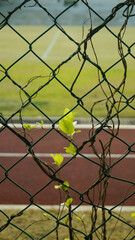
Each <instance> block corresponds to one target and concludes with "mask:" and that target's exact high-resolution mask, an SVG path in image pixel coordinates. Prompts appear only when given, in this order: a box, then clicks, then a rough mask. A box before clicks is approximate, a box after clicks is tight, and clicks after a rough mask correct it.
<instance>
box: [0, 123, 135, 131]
mask: <svg viewBox="0 0 135 240" xmlns="http://www.w3.org/2000/svg"><path fill="white" fill-rule="evenodd" d="M36 122H37V121H36ZM39 122H40V121H39ZM30 125H31V126H32V127H33V126H35V125H36V123H35V124H33V123H32V124H30ZM8 126H9V127H11V128H22V125H21V124H19V123H15V124H11V123H9V124H8ZM109 126H110V127H112V125H109ZM1 127H3V125H2V124H0V128H1ZM99 127H100V126H95V127H94V129H96V128H99ZM38 128H40V129H41V127H40V125H37V127H36V128H35V129H38ZM51 128H54V127H53V124H44V125H43V129H51ZM55 128H56V129H57V128H58V124H55ZM75 128H76V129H88V130H89V129H91V128H92V125H91V124H77V125H75ZM119 128H120V129H134V130H135V125H120V127H119ZM105 129H107V128H105ZM115 129H117V125H115Z"/></svg>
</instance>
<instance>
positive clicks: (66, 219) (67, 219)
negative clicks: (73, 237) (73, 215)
mask: <svg viewBox="0 0 135 240" xmlns="http://www.w3.org/2000/svg"><path fill="white" fill-rule="evenodd" d="M68 221H69V218H68V217H65V218H64V223H65V225H67V223H68ZM65 239H67V238H65Z"/></svg>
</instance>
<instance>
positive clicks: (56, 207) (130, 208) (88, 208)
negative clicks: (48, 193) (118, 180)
mask: <svg viewBox="0 0 135 240" xmlns="http://www.w3.org/2000/svg"><path fill="white" fill-rule="evenodd" d="M27 207H28V205H24V204H20V205H19V204H17V205H15V204H9V205H8V204H0V209H2V210H5V209H12V210H13V209H17V210H23V209H26V208H27ZM40 207H41V208H42V209H45V210H59V207H60V206H59V205H40ZM105 208H106V209H108V210H111V209H112V211H113V212H115V211H116V212H117V211H118V212H119V211H120V212H121V211H123V212H125V211H126V212H128V211H131V212H134V211H135V206H117V207H116V206H109V205H106V206H105ZM28 209H34V210H39V207H38V206H35V205H30V206H29V208H28ZM72 209H75V210H74V211H76V212H77V211H83V212H84V211H91V210H92V207H91V206H90V205H88V206H86V205H81V206H79V207H78V206H76V205H72ZM101 209H102V208H99V209H98V210H99V211H100V210H101Z"/></svg>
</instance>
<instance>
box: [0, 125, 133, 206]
mask: <svg viewBox="0 0 135 240" xmlns="http://www.w3.org/2000/svg"><path fill="white" fill-rule="evenodd" d="M79 129H81V128H80V127H79ZM48 131H49V128H48V129H47V128H45V129H42V130H41V129H33V130H32V131H31V132H30V133H31V135H32V138H33V142H36V141H38V139H39V138H40V137H42V136H43V135H44V134H45V133H47V132H48ZM88 132H89V130H88V129H87V128H86V127H85V128H83V129H81V133H78V134H76V139H75V141H76V142H77V144H78V145H81V144H82V142H83V141H84V140H87V139H88ZM118 136H119V138H120V139H122V140H123V141H125V142H126V143H128V144H129V145H133V143H134V144H135V126H131V128H129V129H127V128H125V127H124V128H121V129H120V132H119V135H118ZM108 137H109V134H107V133H105V132H104V131H102V132H101V133H100V134H99V135H98V138H97V149H98V152H99V153H101V147H100V144H99V141H98V140H99V139H102V141H103V142H104V143H105V142H106V141H107V139H108ZM67 145H68V143H67V142H66V140H64V139H63V138H62V137H61V136H60V135H59V134H58V133H57V132H56V131H55V130H52V131H51V132H49V134H47V135H46V137H44V138H42V140H41V141H40V142H37V143H36V144H35V146H34V150H35V152H36V153H37V156H38V157H40V158H41V159H42V160H43V161H45V162H47V163H51V162H52V161H53V160H52V158H51V157H50V153H53V154H55V153H63V154H64V162H66V161H67V160H68V159H69V158H70V157H69V155H67V154H65V152H64V150H63V148H64V147H65V146H67ZM89 145H90V144H87V145H86V146H85V148H84V149H83V150H82V153H83V154H84V155H85V156H87V157H89V158H90V159H92V160H93V161H95V162H96V161H97V162H98V160H97V158H96V156H94V155H93V153H92V151H91V149H90V147H89ZM127 149H128V146H127V145H126V144H125V143H123V142H122V141H119V140H117V139H115V140H114V141H113V144H112V163H113V162H114V161H115V160H116V159H117V158H118V157H120V156H121V154H123V153H124V152H125V151H126V150H127ZM131 149H132V153H130V154H129V155H128V156H127V157H125V158H124V159H123V160H122V161H120V162H119V163H118V164H116V165H115V166H114V167H113V170H112V171H111V175H112V176H114V177H116V178H121V179H126V180H128V181H129V182H128V183H126V182H124V181H122V180H121V181H119V180H116V179H110V180H109V188H108V191H107V199H106V205H116V204H119V203H120V202H121V201H122V200H123V199H124V198H126V197H128V196H129V195H130V194H132V197H130V198H129V199H127V201H126V202H125V203H124V205H127V206H134V205H135V145H134V146H132V148H131ZM26 153H27V149H26V146H25V144H24V143H23V142H22V141H21V140H20V139H19V138H17V137H16V136H15V135H14V134H13V133H12V132H10V131H9V130H8V129H5V130H4V131H2V132H1V133H0V181H1V184H0V204H29V203H30V201H29V199H30V197H31V196H33V200H34V202H35V203H37V204H43V205H57V204H59V202H60V201H61V202H63V201H65V198H64V196H63V195H62V198H61V200H60V198H59V190H56V189H54V185H57V183H53V182H51V180H50V179H49V178H48V177H47V176H46V175H45V174H43V173H42V171H41V170H40V169H39V167H38V166H37V164H36V163H35V162H34V161H33V159H32V158H31V157H30V156H27V157H25V158H24V159H23V156H24V155H25V154H26ZM19 159H22V160H21V161H19V162H18V160H19ZM16 162H18V163H17V164H15V163H16ZM13 164H15V165H14V167H12V165H13ZM6 170H8V171H6ZM98 171H99V167H98V165H96V164H94V163H93V162H90V161H88V160H87V159H85V158H82V157H77V158H76V159H74V160H72V162H70V163H69V164H67V165H66V166H65V167H64V168H62V169H61V171H60V175H61V177H62V179H64V180H67V181H69V183H70V186H71V187H73V188H75V189H76V190H77V191H79V192H80V193H84V192H85V191H86V190H87V189H88V187H90V186H91V185H92V184H94V182H95V181H96V180H97V177H98ZM5 174H6V176H7V178H6V179H5ZM4 179H5V180H4ZM3 180H4V181H3ZM13 182H16V183H17V184H18V185H19V186H20V187H21V188H23V189H25V190H26V191H24V190H22V189H20V188H18V187H17V186H16V184H14V183H13ZM130 182H133V183H134V184H133V183H130ZM48 183H50V184H49V185H48ZM44 186H46V187H45V188H44ZM41 188H42V191H40V189H41ZM71 195H72V197H73V199H74V201H73V203H74V204H78V203H79V202H80V200H79V196H80V195H79V194H78V193H77V192H76V193H75V192H73V191H71ZM90 197H91V198H92V199H93V191H91V192H90ZM97 197H98V191H97V188H96V189H95V197H94V202H95V203H96V201H97ZM84 199H85V200H87V199H86V196H85V195H84Z"/></svg>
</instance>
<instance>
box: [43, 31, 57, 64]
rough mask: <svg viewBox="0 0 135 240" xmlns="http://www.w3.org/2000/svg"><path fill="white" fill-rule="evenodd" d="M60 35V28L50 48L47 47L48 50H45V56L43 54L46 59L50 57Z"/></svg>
mask: <svg viewBox="0 0 135 240" xmlns="http://www.w3.org/2000/svg"><path fill="white" fill-rule="evenodd" d="M59 35H60V30H58V31H57V32H56V34H55V35H54V37H53V39H52V41H51V42H50V44H49V46H48V48H47V49H46V51H45V52H44V54H43V56H42V58H43V59H46V58H47V57H48V55H49V53H50V52H51V50H52V48H53V47H54V45H55V44H56V41H57V39H58V37H59Z"/></svg>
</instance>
